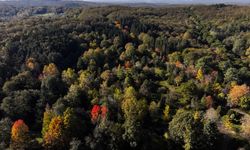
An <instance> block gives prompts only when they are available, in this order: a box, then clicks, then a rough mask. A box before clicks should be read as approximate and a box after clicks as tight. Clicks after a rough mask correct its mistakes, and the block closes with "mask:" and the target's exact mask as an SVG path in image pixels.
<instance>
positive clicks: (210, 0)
mask: <svg viewBox="0 0 250 150" xmlns="http://www.w3.org/2000/svg"><path fill="white" fill-rule="evenodd" d="M22 1H23V2H25V1H26V2H27V1H32V2H49V1H51V2H54V3H56V2H91V3H116V4H119V3H120V4H122V3H135V4H136V3H148V4H223V3H224V4H250V0H238V1H237V2H235V0H167V1H166V0H0V2H22Z"/></svg>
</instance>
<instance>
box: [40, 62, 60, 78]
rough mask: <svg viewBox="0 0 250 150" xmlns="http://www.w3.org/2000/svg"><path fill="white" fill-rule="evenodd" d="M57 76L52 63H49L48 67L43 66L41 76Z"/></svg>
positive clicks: (57, 72) (56, 70) (55, 68)
mask: <svg viewBox="0 0 250 150" xmlns="http://www.w3.org/2000/svg"><path fill="white" fill-rule="evenodd" d="M57 74H59V71H58V69H57V66H56V65H55V64H54V63H50V64H48V65H45V66H44V68H43V75H44V76H52V75H57Z"/></svg>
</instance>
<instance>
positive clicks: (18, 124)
mask: <svg viewBox="0 0 250 150" xmlns="http://www.w3.org/2000/svg"><path fill="white" fill-rule="evenodd" d="M28 142H29V127H28V126H27V125H26V124H25V122H24V121H23V120H21V119H19V120H17V121H15V123H14V124H13V126H12V129H11V148H13V149H25V148H27V146H28Z"/></svg>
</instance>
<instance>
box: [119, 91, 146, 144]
mask: <svg viewBox="0 0 250 150" xmlns="http://www.w3.org/2000/svg"><path fill="white" fill-rule="evenodd" d="M121 107H122V111H123V113H124V118H125V122H124V127H125V133H124V134H123V137H124V139H127V140H128V141H129V142H130V145H131V146H132V147H136V146H137V145H138V144H139V143H138V142H139V137H140V126H141V123H142V122H143V118H144V116H145V115H146V109H147V104H146V102H145V101H144V100H137V99H136V92H135V89H134V88H133V87H128V88H126V89H125V93H124V100H123V102H122V106H121Z"/></svg>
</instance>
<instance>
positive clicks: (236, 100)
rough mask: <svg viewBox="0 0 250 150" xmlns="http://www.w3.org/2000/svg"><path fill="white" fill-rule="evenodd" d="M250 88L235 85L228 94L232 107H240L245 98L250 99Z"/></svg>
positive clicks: (244, 85)
mask: <svg viewBox="0 0 250 150" xmlns="http://www.w3.org/2000/svg"><path fill="white" fill-rule="evenodd" d="M249 94H250V88H249V87H248V86H247V85H246V84H243V85H234V86H233V87H232V88H231V89H230V91H229V94H228V98H229V104H230V105H232V106H238V105H239V104H240V101H241V100H244V98H245V97H244V96H247V97H248V98H249Z"/></svg>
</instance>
